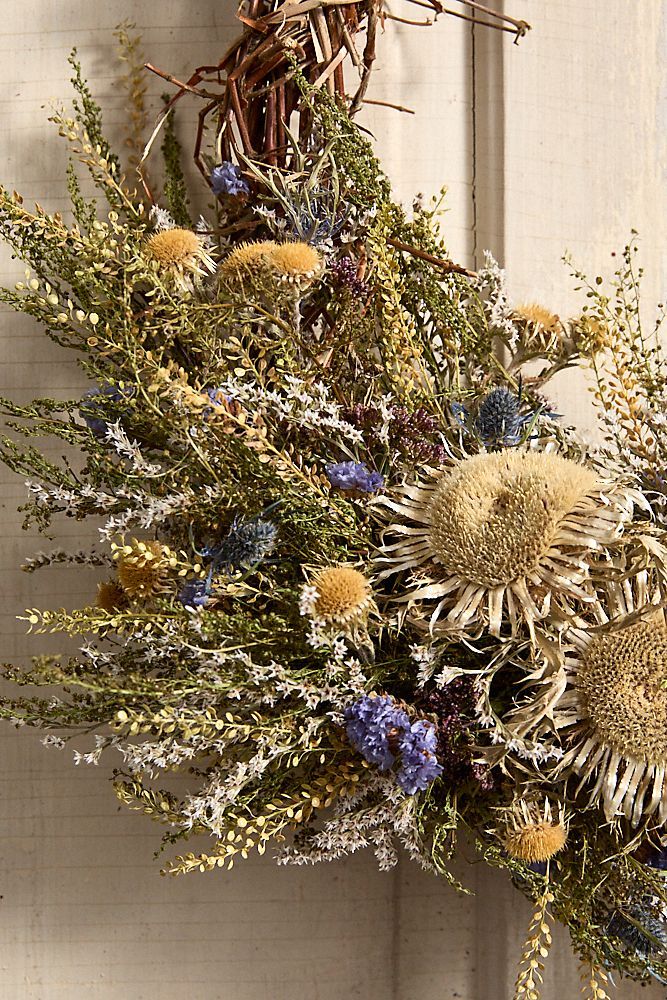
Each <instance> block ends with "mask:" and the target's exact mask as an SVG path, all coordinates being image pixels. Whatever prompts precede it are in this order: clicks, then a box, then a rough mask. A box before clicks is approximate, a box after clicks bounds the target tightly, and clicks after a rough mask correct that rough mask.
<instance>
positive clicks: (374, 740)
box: [345, 695, 410, 771]
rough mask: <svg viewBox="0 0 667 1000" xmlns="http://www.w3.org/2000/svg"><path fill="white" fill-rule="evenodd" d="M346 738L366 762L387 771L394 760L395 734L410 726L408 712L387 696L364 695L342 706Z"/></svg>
mask: <svg viewBox="0 0 667 1000" xmlns="http://www.w3.org/2000/svg"><path fill="white" fill-rule="evenodd" d="M345 721H346V723H347V725H346V731H347V737H348V739H349V741H350V743H351V744H352V746H353V747H354V749H355V750H357V751H358V752H359V753H360V754H361V756H362V757H363V758H364V759H365V760H367V761H368V763H369V764H375V766H376V767H379V768H380V770H381V771H388V770H389V769H390V768H391V767H393V765H394V764H395V763H396V753H395V750H396V742H395V737H396V735H397V734H398V733H400V732H401V731H402V730H404V729H406V728H407V729H409V728H410V719H409V717H408V713H407V712H406V711H405V710H404V709H402V708H398V707H397V706H396V702H395V701H394V699H393V698H391V697H390V696H389V695H384V696H382V697H377V698H371V697H370V695H364V696H363V698H360V699H359V701H355V703H354V705H350V706H349V707H348V708H346V709H345Z"/></svg>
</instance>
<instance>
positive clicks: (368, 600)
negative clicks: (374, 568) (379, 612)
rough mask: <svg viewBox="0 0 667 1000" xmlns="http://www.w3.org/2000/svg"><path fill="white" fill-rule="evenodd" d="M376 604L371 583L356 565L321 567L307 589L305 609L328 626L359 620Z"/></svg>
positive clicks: (304, 598) (305, 589)
mask: <svg viewBox="0 0 667 1000" xmlns="http://www.w3.org/2000/svg"><path fill="white" fill-rule="evenodd" d="M372 606H373V597H372V592H371V586H370V583H369V582H368V580H367V579H366V577H365V576H364V574H363V573H360V572H359V570H358V569H354V568H353V567H352V566H329V567H327V568H326V569H321V570H318V571H317V572H316V573H315V574H314V576H313V577H312V579H311V580H310V583H309V584H308V585H307V586H306V587H304V591H303V599H302V610H303V611H304V613H307V614H308V615H309V617H311V618H313V619H314V620H316V621H320V622H322V623H323V624H324V625H326V626H337V625H341V626H347V625H353V624H356V623H358V622H360V621H361V620H363V619H364V618H365V617H366V615H367V613H368V612H369V610H370V609H371V608H372Z"/></svg>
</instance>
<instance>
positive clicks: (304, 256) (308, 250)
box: [268, 242, 322, 288]
mask: <svg viewBox="0 0 667 1000" xmlns="http://www.w3.org/2000/svg"><path fill="white" fill-rule="evenodd" d="M268 264H269V266H270V268H271V270H272V271H273V273H274V275H275V276H276V277H277V278H278V280H279V281H281V282H285V283H287V284H290V285H296V286H297V287H299V288H306V287H307V286H308V285H310V284H311V282H312V281H313V280H314V278H316V277H317V275H318V274H319V272H320V270H321V268H322V257H321V256H320V253H319V251H318V250H316V249H315V247H313V246H311V245H310V244H309V243H300V242H299V243H279V244H278V245H277V246H276V247H275V249H274V250H272V251H271V253H270V254H269V256H268Z"/></svg>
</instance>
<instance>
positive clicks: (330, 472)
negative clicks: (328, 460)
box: [325, 462, 384, 493]
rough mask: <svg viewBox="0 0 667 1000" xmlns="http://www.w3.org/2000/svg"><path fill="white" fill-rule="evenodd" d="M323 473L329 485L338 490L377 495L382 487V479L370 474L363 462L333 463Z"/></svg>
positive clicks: (375, 473)
mask: <svg viewBox="0 0 667 1000" xmlns="http://www.w3.org/2000/svg"><path fill="white" fill-rule="evenodd" d="M325 471H326V474H327V477H328V479H329V482H330V483H331V485H332V486H333V487H335V488H336V489H339V490H359V491H360V492H361V493H377V491H378V490H381V489H382V487H383V486H384V477H383V476H381V475H380V473H379V472H371V471H370V470H369V469H368V468H367V466H366V463H365V462H334V463H333V464H332V465H327V466H326V469H325Z"/></svg>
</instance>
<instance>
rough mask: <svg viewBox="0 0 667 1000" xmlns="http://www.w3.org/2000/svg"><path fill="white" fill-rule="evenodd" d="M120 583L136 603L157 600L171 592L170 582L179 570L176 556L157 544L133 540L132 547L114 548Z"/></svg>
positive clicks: (116, 546)
mask: <svg viewBox="0 0 667 1000" xmlns="http://www.w3.org/2000/svg"><path fill="white" fill-rule="evenodd" d="M113 548H114V559H117V560H118V581H119V583H120V585H121V587H122V588H123V590H124V591H125V593H126V595H127V596H128V597H130V598H132V599H133V600H142V599H145V598H148V597H156V596H157V595H158V594H162V593H165V591H167V590H168V586H167V581H168V579H169V576H170V574H171V572H172V571H173V570H174V569H175V568H176V567H177V564H178V561H177V559H176V554H175V553H174V552H172V550H171V549H170V548H169V547H168V546H166V545H163V544H162V543H161V542H158V541H157V540H152V541H148V542H141V541H137V539H136V538H135V539H133V540H132V542H131V544H130V545H115V546H114V547H113Z"/></svg>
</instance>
